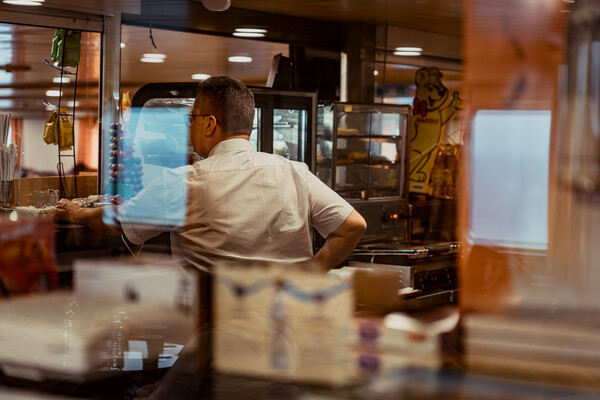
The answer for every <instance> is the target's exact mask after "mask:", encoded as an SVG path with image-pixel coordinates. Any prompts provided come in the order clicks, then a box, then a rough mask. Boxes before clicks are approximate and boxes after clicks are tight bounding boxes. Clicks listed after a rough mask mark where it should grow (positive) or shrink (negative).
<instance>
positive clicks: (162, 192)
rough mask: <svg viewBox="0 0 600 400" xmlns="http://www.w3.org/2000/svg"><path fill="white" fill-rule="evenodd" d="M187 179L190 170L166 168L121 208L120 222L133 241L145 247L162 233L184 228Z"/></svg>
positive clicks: (119, 213)
mask: <svg viewBox="0 0 600 400" xmlns="http://www.w3.org/2000/svg"><path fill="white" fill-rule="evenodd" d="M187 176H188V170H187V168H178V169H175V170H173V169H165V170H163V171H162V173H161V175H160V176H159V177H157V178H156V179H155V180H154V181H152V182H151V183H150V184H149V185H148V186H147V187H146V188H144V189H143V190H142V191H140V192H139V193H138V194H137V195H136V196H134V197H132V198H131V199H129V200H128V201H127V202H125V203H124V204H123V205H121V206H119V211H118V216H119V221H120V223H121V227H122V229H123V232H124V233H125V236H127V239H128V240H129V241H130V242H132V243H134V244H142V243H143V242H145V241H146V240H148V239H151V238H153V237H155V236H157V235H159V234H160V233H162V232H166V231H173V230H178V229H181V228H183V225H184V223H185V213H186V202H187V185H186V180H187Z"/></svg>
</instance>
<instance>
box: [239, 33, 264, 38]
mask: <svg viewBox="0 0 600 400" xmlns="http://www.w3.org/2000/svg"><path fill="white" fill-rule="evenodd" d="M233 36H236V37H265V34H264V33H254V32H233Z"/></svg>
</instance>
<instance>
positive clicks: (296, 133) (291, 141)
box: [273, 108, 307, 161]
mask: <svg viewBox="0 0 600 400" xmlns="http://www.w3.org/2000/svg"><path fill="white" fill-rule="evenodd" d="M306 118H307V113H306V110H289V109H285V110H283V109H277V108H276V109H274V110H273V153H274V154H279V155H281V156H283V157H286V158H288V159H290V160H294V161H302V160H303V159H304V154H302V146H301V144H302V143H304V140H305V137H306V129H307V124H306Z"/></svg>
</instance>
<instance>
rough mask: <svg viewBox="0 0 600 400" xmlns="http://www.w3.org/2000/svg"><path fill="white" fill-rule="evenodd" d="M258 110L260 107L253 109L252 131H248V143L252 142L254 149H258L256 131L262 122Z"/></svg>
mask: <svg viewBox="0 0 600 400" xmlns="http://www.w3.org/2000/svg"><path fill="white" fill-rule="evenodd" d="M260 111H261V109H260V108H255V109H254V121H253V122H252V133H250V143H252V146H254V148H255V149H256V150H260V149H259V148H258V132H259V131H260V127H261V124H262V119H261V112H260Z"/></svg>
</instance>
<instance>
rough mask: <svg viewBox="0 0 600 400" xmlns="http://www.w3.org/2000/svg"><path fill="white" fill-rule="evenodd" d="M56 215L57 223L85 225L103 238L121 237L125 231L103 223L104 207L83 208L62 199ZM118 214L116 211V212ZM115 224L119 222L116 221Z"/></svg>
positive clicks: (57, 205) (57, 204)
mask: <svg viewBox="0 0 600 400" xmlns="http://www.w3.org/2000/svg"><path fill="white" fill-rule="evenodd" d="M55 207H56V214H55V216H54V219H55V220H57V221H64V222H70V223H73V224H80V225H85V226H87V227H88V228H90V229H91V230H92V231H94V232H96V233H99V234H101V235H103V236H116V235H121V234H122V233H123V230H122V229H121V226H120V225H117V226H110V225H106V224H104V222H103V221H102V207H98V208H83V207H79V206H78V205H76V204H74V203H73V202H71V201H69V200H67V199H60V200H59V201H58V203H56V204H55ZM109 207H116V206H109ZM115 214H116V211H115ZM115 224H117V222H116V221H115Z"/></svg>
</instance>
